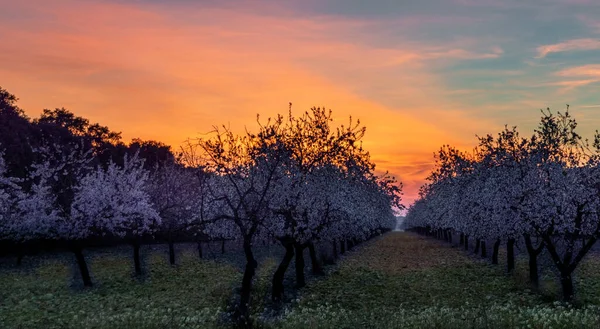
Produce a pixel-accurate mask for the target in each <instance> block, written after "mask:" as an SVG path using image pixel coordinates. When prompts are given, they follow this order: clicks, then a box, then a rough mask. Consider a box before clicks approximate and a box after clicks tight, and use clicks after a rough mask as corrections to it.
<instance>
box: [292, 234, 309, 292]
mask: <svg viewBox="0 0 600 329" xmlns="http://www.w3.org/2000/svg"><path fill="white" fill-rule="evenodd" d="M294 248H295V249H296V287H297V288H302V287H304V286H306V280H305V278H304V246H303V245H300V244H295V245H294Z"/></svg>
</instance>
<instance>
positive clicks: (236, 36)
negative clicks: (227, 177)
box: [0, 0, 600, 205]
mask: <svg viewBox="0 0 600 329" xmlns="http://www.w3.org/2000/svg"><path fill="white" fill-rule="evenodd" d="M0 8H2V11H0V40H2V41H3V42H0V86H2V87H3V88H5V89H7V90H8V91H9V92H11V93H13V94H15V95H16V96H17V97H19V98H20V101H19V106H20V107H22V108H23V109H25V111H26V113H27V114H28V115H30V116H31V117H35V116H38V115H39V114H40V113H41V111H42V110H43V109H44V108H59V107H65V108H67V109H69V110H71V111H72V112H74V113H76V114H77V115H80V116H83V117H86V118H88V119H90V120H91V121H92V122H99V123H101V124H103V125H107V126H109V127H110V128H111V129H113V130H116V131H121V132H122V134H123V137H124V138H125V140H126V141H128V140H129V139H131V138H134V137H140V138H143V139H154V140H159V141H163V142H165V143H168V144H170V145H172V146H173V148H174V149H175V150H177V149H178V146H179V145H180V144H181V143H182V142H183V141H185V140H186V139H188V138H197V137H202V136H205V135H204V134H206V133H207V132H208V131H210V130H211V129H212V127H213V126H215V125H222V124H225V125H228V126H229V127H231V129H233V130H235V131H240V132H241V131H243V129H245V127H248V128H249V129H253V128H254V127H256V124H255V122H256V115H257V114H260V115H261V117H264V118H266V117H269V116H274V115H276V114H277V113H281V114H286V113H287V110H288V103H289V102H292V103H293V110H294V111H295V112H297V111H305V110H307V109H309V108H310V107H313V106H319V107H326V108H328V109H332V110H333V114H334V116H335V117H336V123H340V124H341V123H346V122H347V120H348V118H349V116H350V115H351V116H352V117H353V118H355V119H360V121H361V123H362V124H364V125H365V126H366V127H367V133H366V136H365V138H364V146H365V148H366V149H368V150H369V151H370V153H371V155H372V158H373V160H374V161H375V162H376V163H377V168H378V170H381V171H386V170H387V171H390V172H391V173H392V174H393V175H395V176H396V177H397V178H398V179H399V180H400V181H401V182H402V183H403V185H404V194H405V195H404V200H405V204H406V205H408V204H410V203H411V202H413V200H414V199H415V198H416V193H417V190H418V187H419V186H420V185H421V184H422V183H423V182H424V178H425V177H426V176H427V174H428V173H429V171H430V170H431V168H432V166H433V163H434V158H433V153H434V152H436V151H437V150H438V149H439V148H440V146H442V145H443V144H450V145H454V146H456V147H458V148H463V149H468V148H470V147H472V146H474V145H475V144H476V141H477V140H476V137H475V136H476V135H484V134H487V133H496V132H498V131H500V130H501V129H502V128H503V126H504V125H505V124H508V125H509V126H514V125H516V126H518V127H519V128H520V130H522V131H524V132H527V131H530V130H531V129H533V127H534V126H535V125H536V123H537V122H538V120H539V118H540V115H541V114H540V109H542V108H547V107H550V108H551V109H553V110H564V109H565V108H566V104H569V105H570V110H571V113H572V114H573V115H574V116H575V118H576V119H577V120H578V122H579V124H580V125H579V127H580V129H581V132H582V134H583V135H584V136H590V137H591V135H592V134H593V132H594V131H595V129H600V92H598V91H599V89H598V88H600V1H596V0H566V1H558V0H547V1H542V0H531V1H516V0H420V1H406V0H370V1H362V0H302V1H284V0H281V1H275V0H265V1H258V0H256V1H243V0H231V1H228V0H221V1H217V0H93V1H92V0H23V1H13V0H0Z"/></svg>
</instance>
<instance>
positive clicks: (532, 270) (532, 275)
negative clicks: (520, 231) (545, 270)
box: [523, 234, 543, 288]
mask: <svg viewBox="0 0 600 329" xmlns="http://www.w3.org/2000/svg"><path fill="white" fill-rule="evenodd" d="M523 236H524V238H525V246H526V247H527V253H528V254H529V281H531V284H532V285H533V286H534V287H535V288H539V286H540V283H539V273H538V264H537V256H538V254H539V253H540V251H541V248H542V246H543V245H541V246H540V247H538V249H536V248H534V247H533V242H532V241H531V236H529V234H524V235H523Z"/></svg>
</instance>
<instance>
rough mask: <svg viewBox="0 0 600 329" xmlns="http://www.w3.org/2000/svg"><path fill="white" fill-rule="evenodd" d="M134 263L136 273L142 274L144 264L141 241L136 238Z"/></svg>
mask: <svg viewBox="0 0 600 329" xmlns="http://www.w3.org/2000/svg"><path fill="white" fill-rule="evenodd" d="M132 244H133V264H134V267H135V275H137V276H141V275H142V264H141V262H140V242H139V241H138V240H137V239H135V240H134V241H133V243H132Z"/></svg>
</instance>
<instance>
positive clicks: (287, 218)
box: [0, 91, 402, 324]
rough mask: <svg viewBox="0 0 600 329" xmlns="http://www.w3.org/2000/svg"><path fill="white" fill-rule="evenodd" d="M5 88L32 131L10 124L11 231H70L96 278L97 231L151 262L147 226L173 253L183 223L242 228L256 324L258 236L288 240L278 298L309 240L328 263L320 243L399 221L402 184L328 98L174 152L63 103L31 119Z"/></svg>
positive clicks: (66, 239)
mask: <svg viewBox="0 0 600 329" xmlns="http://www.w3.org/2000/svg"><path fill="white" fill-rule="evenodd" d="M3 93H4V94H3V95H4V96H3V97H4V98H3V99H4V100H3V103H2V106H3V107H2V112H1V113H0V114H1V117H3V119H2V120H7V121H10V120H9V119H6V117H9V116H12V117H11V118H10V119H11V120H12V122H21V123H22V124H23V127H28V129H30V130H31V131H29V132H27V131H26V132H24V133H23V135H24V136H26V137H27V138H22V139H15V138H14V136H13V135H11V134H9V133H8V132H7V131H5V130H4V129H3V131H2V132H1V134H0V135H2V136H0V137H2V138H3V139H1V140H0V143H1V144H0V149H2V150H3V152H4V154H3V156H2V160H1V162H0V179H1V180H0V188H1V190H0V239H2V240H5V241H6V240H7V241H10V242H11V243H13V244H22V243H24V242H26V241H31V240H33V241H48V240H53V241H59V242H61V243H64V244H65V245H66V246H68V247H69V248H70V250H72V251H73V252H74V254H75V256H76V257H75V258H76V260H77V264H78V265H79V269H80V272H81V276H82V279H83V282H84V285H86V286H91V285H92V281H91V278H90V275H89V271H88V268H87V265H86V263H85V259H84V255H83V252H82V250H83V249H84V248H85V247H86V245H88V244H89V243H90V241H93V240H102V239H111V240H120V241H127V242H129V243H130V244H131V245H132V246H133V251H134V252H133V255H134V257H133V259H134V264H135V270H136V273H138V274H141V271H142V269H141V265H140V255H139V253H140V244H141V241H142V240H141V239H142V238H143V237H145V236H149V235H155V234H160V235H161V236H163V237H164V238H165V239H166V240H167V241H168V243H169V247H170V248H169V250H170V259H171V262H172V263H174V261H175V252H174V243H175V242H176V241H180V240H178V237H180V236H182V235H187V236H190V235H192V236H195V237H196V239H198V241H201V240H202V239H236V240H239V241H240V242H241V244H242V245H243V251H244V255H245V257H246V265H245V270H244V275H243V279H242V286H241V294H240V301H239V307H238V314H237V315H238V319H239V320H240V321H241V322H242V323H243V324H246V323H247V322H248V314H249V310H248V305H249V304H250V297H251V294H250V293H251V290H252V281H253V278H254V274H255V270H256V267H257V261H256V259H255V256H254V251H255V249H254V246H255V245H256V244H257V243H259V242H262V241H273V240H276V241H278V242H279V243H280V244H281V246H282V248H283V249H284V250H285V255H284V257H283V259H282V260H281V263H280V265H279V267H278V268H277V270H276V272H275V273H274V275H273V289H272V291H273V299H274V300H275V301H278V300H281V298H282V297H283V277H284V274H285V272H286V270H287V267H288V265H289V264H290V262H291V260H292V259H293V258H294V257H295V259H296V270H297V273H296V278H297V282H296V283H297V286H299V287H301V286H303V285H304V258H303V254H304V253H303V251H304V250H305V249H307V248H308V249H309V252H310V255H311V260H312V261H313V270H315V271H318V269H319V261H318V260H317V255H316V251H315V243H317V242H327V243H332V244H333V245H334V248H336V250H337V246H338V245H339V246H340V248H344V247H345V246H346V245H347V244H350V245H353V244H356V243H358V242H359V241H362V240H365V239H367V238H369V237H371V236H373V235H374V234H377V233H379V232H381V231H382V230H385V229H391V228H393V227H394V226H395V216H394V213H395V211H396V210H399V209H400V208H401V207H402V206H401V204H400V196H401V185H400V184H397V183H396V182H395V180H394V179H393V178H392V177H390V176H389V175H387V174H385V175H376V174H375V165H374V164H373V162H372V161H371V160H370V158H369V154H368V152H366V151H365V150H364V149H363V148H362V146H361V139H362V137H363V136H364V133H365V128H364V127H363V126H361V125H360V123H359V122H356V123H354V122H353V121H352V119H351V120H350V124H349V125H348V126H343V125H342V126H339V127H337V128H333V127H332V124H331V123H332V121H333V119H332V114H331V111H326V110H325V109H320V108H312V109H311V110H310V111H308V112H305V113H304V114H302V115H301V116H299V117H295V116H293V115H292V111H291V106H290V110H289V114H288V115H287V116H286V117H284V116H278V117H276V118H274V119H268V120H266V121H265V122H261V121H260V120H258V118H257V122H258V130H257V131H256V132H250V131H246V132H245V133H244V134H241V135H236V134H234V133H233V132H231V131H230V130H228V129H226V128H225V127H222V128H218V127H215V130H214V132H213V134H212V135H210V136H209V137H208V138H202V139H196V140H188V141H187V143H186V144H185V145H184V146H183V147H182V152H181V154H180V155H179V156H178V157H177V159H175V157H173V156H172V154H171V153H170V151H169V152H163V151H164V148H162V145H161V144H157V143H154V144H148V143H144V142H141V141H139V140H134V142H132V143H131V144H130V145H129V146H124V145H123V144H122V143H120V141H119V134H118V133H113V132H110V130H108V128H106V127H101V126H99V125H90V124H89V123H88V122H87V120H85V119H82V118H78V117H75V116H74V115H72V114H71V113H70V112H68V111H66V110H64V109H60V110H56V111H47V110H46V111H44V114H43V115H42V117H41V118H40V119H36V120H29V119H28V118H26V117H25V115H24V113H23V112H22V111H21V110H19V109H18V108H17V107H16V105H15V102H16V98H14V96H12V95H10V94H8V93H7V92H5V91H3ZM16 118H17V119H18V118H20V119H18V120H17V119H16ZM47 118H49V119H47ZM44 122H45V123H44ZM47 126H48V127H52V129H48V128H46V127H47ZM22 130H23V131H25V130H26V129H22ZM46 131H59V132H60V133H46ZM98 131H101V132H102V133H98ZM28 134H29V135H28ZM32 136H34V137H36V138H31V137H32ZM98 136H100V137H98ZM15 145H17V146H15ZM148 145H150V146H155V147H147V146H148ZM144 146H146V147H145V148H144ZM23 149H24V150H26V152H21V153H22V154H21V155H19V154H18V152H17V151H18V150H23ZM167 150H168V147H167ZM199 246H201V245H200V244H199ZM200 252H201V250H200Z"/></svg>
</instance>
